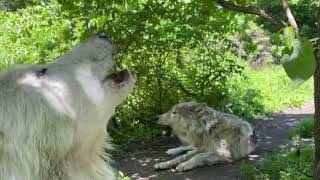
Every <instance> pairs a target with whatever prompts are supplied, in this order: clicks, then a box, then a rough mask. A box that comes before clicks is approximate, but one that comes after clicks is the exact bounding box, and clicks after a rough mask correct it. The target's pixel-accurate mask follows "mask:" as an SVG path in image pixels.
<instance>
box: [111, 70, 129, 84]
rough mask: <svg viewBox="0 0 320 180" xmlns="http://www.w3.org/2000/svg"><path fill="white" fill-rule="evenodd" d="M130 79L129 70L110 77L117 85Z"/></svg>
mask: <svg viewBox="0 0 320 180" xmlns="http://www.w3.org/2000/svg"><path fill="white" fill-rule="evenodd" d="M129 77H130V73H129V71H128V70H127V69H125V70H122V71H120V72H118V73H114V74H112V75H111V76H110V78H111V79H112V80H113V81H114V82H116V83H121V82H123V81H126V80H128V79H129Z"/></svg>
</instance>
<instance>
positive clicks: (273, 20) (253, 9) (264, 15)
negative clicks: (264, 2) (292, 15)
mask: <svg viewBox="0 0 320 180" xmlns="http://www.w3.org/2000/svg"><path fill="white" fill-rule="evenodd" d="M213 1H214V2H216V3H217V4H219V5H220V6H222V7H223V8H225V9H229V10H232V11H237V12H242V13H247V14H253V15H257V16H259V17H261V18H263V19H265V20H267V21H268V22H269V23H271V24H273V25H275V26H276V27H278V28H282V27H285V26H286V24H285V23H284V22H283V21H281V20H279V19H277V18H275V17H274V16H272V15H271V14H269V13H268V12H266V11H265V10H263V9H259V8H256V7H253V6H238V5H236V4H233V3H231V2H229V1H224V0H213Z"/></svg>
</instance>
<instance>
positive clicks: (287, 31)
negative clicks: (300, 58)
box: [283, 26, 295, 50]
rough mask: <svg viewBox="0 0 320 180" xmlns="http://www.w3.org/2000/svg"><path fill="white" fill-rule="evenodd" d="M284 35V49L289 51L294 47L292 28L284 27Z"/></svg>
mask: <svg viewBox="0 0 320 180" xmlns="http://www.w3.org/2000/svg"><path fill="white" fill-rule="evenodd" d="M283 35H284V44H285V45H286V47H287V48H288V49H289V50H291V49H292V47H293V46H294V40H295V32H294V29H293V27H292V26H289V27H286V28H284V30H283Z"/></svg>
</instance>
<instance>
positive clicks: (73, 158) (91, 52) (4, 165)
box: [0, 37, 133, 180]
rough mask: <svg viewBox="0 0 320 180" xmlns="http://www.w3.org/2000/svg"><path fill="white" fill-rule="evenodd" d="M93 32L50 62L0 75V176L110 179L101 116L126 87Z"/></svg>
mask: <svg viewBox="0 0 320 180" xmlns="http://www.w3.org/2000/svg"><path fill="white" fill-rule="evenodd" d="M113 51H114V48H113V46H112V45H111V44H110V43H109V42H108V41H107V40H106V39H103V38H99V37H93V38H91V39H89V40H88V41H86V42H84V43H82V44H80V45H79V46H77V47H76V48H74V49H73V50H71V51H70V52H68V53H66V54H65V55H63V56H61V57H60V58H59V59H57V60H56V61H54V62H53V63H51V64H48V65H27V66H22V67H16V68H13V69H11V70H9V71H8V72H5V73H4V74H2V75H0V180H114V179H116V177H115V174H114V172H113V170H112V168H111V167H110V165H109V162H110V160H109V158H108V156H107V154H106V153H105V150H107V149H110V148H111V145H110V144H109V142H108V140H109V139H110V138H109V137H108V134H107V132H106V130H105V129H106V124H107V120H108V119H109V118H110V117H111V116H112V115H113V113H114V110H115V107H116V106H117V105H118V104H119V103H121V102H122V101H123V100H124V98H125V97H126V96H127V95H128V94H129V93H130V92H131V91H132V88H133V80H132V77H131V76H128V77H127V78H126V79H125V80H124V81H123V82H116V81H114V80H113V79H112V78H106V77H108V75H110V74H111V73H113V66H114V64H115V62H114V60H113V57H112V56H113Z"/></svg>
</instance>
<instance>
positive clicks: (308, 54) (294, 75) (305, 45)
mask: <svg viewBox="0 0 320 180" xmlns="http://www.w3.org/2000/svg"><path fill="white" fill-rule="evenodd" d="M283 67H284V70H285V71H286V73H287V75H288V76H289V78H290V79H291V80H292V81H293V82H294V83H295V84H297V85H300V84H302V83H303V82H305V81H307V80H308V79H309V78H310V77H311V76H312V75H313V73H314V71H315V69H316V60H315V57H314V54H313V46H312V43H311V42H310V41H308V40H303V39H300V40H298V39H296V40H295V41H294V45H293V52H292V54H291V55H290V57H289V58H288V60H287V61H286V62H285V63H284V64H283Z"/></svg>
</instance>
